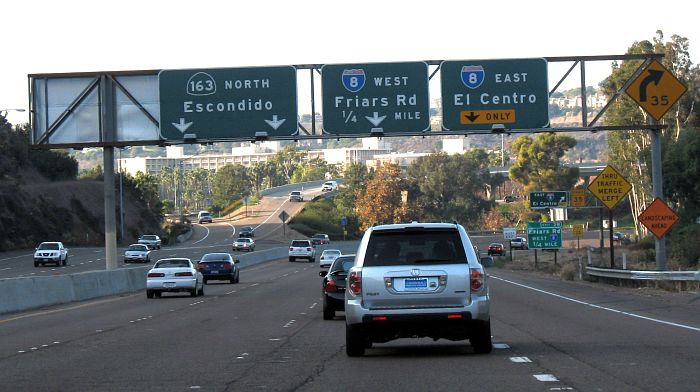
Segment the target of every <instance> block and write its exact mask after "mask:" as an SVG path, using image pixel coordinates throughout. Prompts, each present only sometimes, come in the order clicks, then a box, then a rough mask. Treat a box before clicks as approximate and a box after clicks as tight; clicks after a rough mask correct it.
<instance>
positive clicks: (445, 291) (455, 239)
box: [345, 222, 491, 356]
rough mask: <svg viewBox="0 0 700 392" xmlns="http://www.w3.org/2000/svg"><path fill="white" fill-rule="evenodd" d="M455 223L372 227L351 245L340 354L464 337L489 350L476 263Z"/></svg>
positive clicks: (485, 296)
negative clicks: (382, 345) (423, 339)
mask: <svg viewBox="0 0 700 392" xmlns="http://www.w3.org/2000/svg"><path fill="white" fill-rule="evenodd" d="M479 261H480V260H479V258H478V257H477V255H476V253H475V252H474V246H473V245H472V243H471V240H470V239H469V236H468V235H467V232H466V231H465V230H464V227H462V226H460V225H458V224H448V223H417V222H413V223H410V224H394V225H383V226H375V227H371V228H370V229H368V230H367V231H366V232H365V234H364V236H363V238H362V241H361V242H360V245H359V247H358V252H357V257H356V260H355V265H354V266H353V267H352V268H351V269H350V271H349V272H348V277H347V283H346V284H347V289H346V291H345V323H346V330H345V331H346V335H345V337H346V352H347V355H348V356H361V355H363V354H364V352H365V349H366V348H369V347H371V346H372V343H384V342H388V341H391V340H394V339H399V338H411V337H430V338H432V339H435V340H437V339H448V340H465V339H469V341H470V342H471V344H472V347H473V349H474V351H475V352H476V353H489V352H491V321H490V305H489V304H490V299H489V290H488V285H487V279H486V273H485V271H484V267H483V266H482V264H481V263H480V262H479Z"/></svg>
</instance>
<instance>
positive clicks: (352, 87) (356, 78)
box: [342, 69, 365, 93]
mask: <svg viewBox="0 0 700 392" xmlns="http://www.w3.org/2000/svg"><path fill="white" fill-rule="evenodd" d="M342 78H343V87H345V89H346V90H348V91H350V92H351V93H356V92H358V91H360V90H362V87H364V86H365V70H364V69H346V70H343V77H342Z"/></svg>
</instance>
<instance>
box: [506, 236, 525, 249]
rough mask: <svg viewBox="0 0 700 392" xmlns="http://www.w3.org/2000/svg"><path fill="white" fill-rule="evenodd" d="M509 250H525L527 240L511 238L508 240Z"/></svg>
mask: <svg viewBox="0 0 700 392" xmlns="http://www.w3.org/2000/svg"><path fill="white" fill-rule="evenodd" d="M510 248H511V249H521V250H527V238H524V237H515V238H513V239H512V240H510Z"/></svg>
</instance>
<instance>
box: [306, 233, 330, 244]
mask: <svg viewBox="0 0 700 392" xmlns="http://www.w3.org/2000/svg"><path fill="white" fill-rule="evenodd" d="M330 243H331V239H330V237H328V234H314V235H312V236H311V245H328V244H330Z"/></svg>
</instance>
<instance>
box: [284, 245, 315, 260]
mask: <svg viewBox="0 0 700 392" xmlns="http://www.w3.org/2000/svg"><path fill="white" fill-rule="evenodd" d="M296 259H306V260H308V261H309V263H313V262H314V261H315V260H316V248H314V247H313V245H311V241H310V240H293V241H292V243H291V244H290V245H289V261H290V262H292V261H296Z"/></svg>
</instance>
